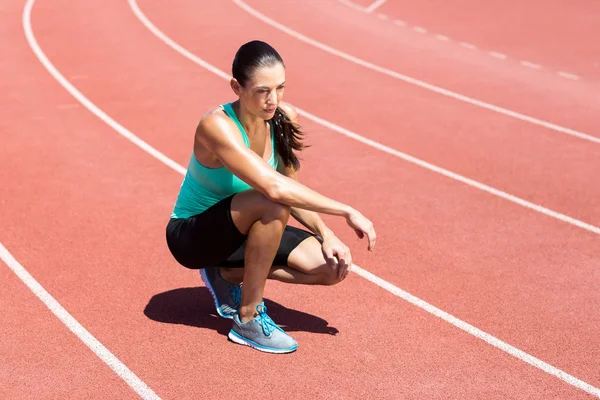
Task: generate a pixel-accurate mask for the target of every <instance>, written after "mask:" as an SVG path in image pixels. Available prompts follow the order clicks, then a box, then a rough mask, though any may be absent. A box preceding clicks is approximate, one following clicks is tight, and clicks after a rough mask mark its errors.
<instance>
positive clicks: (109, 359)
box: [0, 0, 160, 399]
mask: <svg viewBox="0 0 600 400" xmlns="http://www.w3.org/2000/svg"><path fill="white" fill-rule="evenodd" d="M33 2H34V0H30V3H33ZM28 4H29V3H28ZM0 259H2V261H4V263H6V265H7V266H8V268H10V269H11V270H12V271H13V272H14V273H15V275H17V276H18V277H19V279H21V281H23V283H24V284H25V285H26V286H27V287H28V288H29V290H31V291H32V292H33V294H35V295H36V296H37V298H38V299H40V300H41V301H42V303H44V304H45V305H46V307H48V309H49V310H50V311H52V313H53V314H54V315H55V316H56V317H57V318H58V319H59V320H60V321H61V322H62V323H63V324H65V326H66V327H67V328H69V330H70V331H71V332H73V333H74V334H75V336H77V337H78V338H79V340H81V341H82V342H83V343H84V344H85V345H86V346H87V347H88V348H89V349H90V350H91V351H93V352H94V354H96V355H97V356H98V357H100V359H101V360H102V361H104V362H105V363H106V364H107V365H108V366H109V367H110V369H112V370H113V371H114V372H115V373H116V374H117V375H119V376H120V377H121V379H123V380H124V381H125V382H126V383H127V384H128V385H129V387H131V388H132V389H133V390H134V391H135V392H136V393H137V394H138V395H139V396H140V397H141V398H142V399H160V397H158V396H157V395H156V393H154V392H153V391H152V389H150V388H149V387H148V385H146V384H145V383H144V382H143V381H142V380H141V379H140V378H138V377H137V376H136V375H135V374H134V373H133V372H132V371H131V370H130V369H129V368H127V366H126V365H125V364H123V363H122V362H121V361H120V360H119V359H118V358H117V357H115V355H114V354H113V353H111V352H110V350H108V349H107V348H106V347H104V345H103V344H102V343H100V342H99V341H98V339H96V338H95V337H94V336H93V335H92V334H91V333H90V332H88V331H87V329H85V328H84V327H83V325H81V324H80V323H79V322H78V321H77V320H76V319H75V318H73V316H72V315H71V314H69V312H68V311H67V310H65V308H64V307H63V306H61V305H60V303H59V302H58V301H56V299H55V298H54V297H52V295H51V294H50V293H48V292H47V291H46V289H44V288H43V287H42V285H40V284H39V282H38V281H36V280H35V278H34V277H33V276H31V274H30V273H29V272H27V270H26V269H25V268H24V267H23V266H22V265H21V264H20V263H19V262H18V261H17V260H16V259H15V258H14V257H13V256H12V254H10V253H9V251H8V250H7V249H6V247H4V245H3V244H2V243H0Z"/></svg>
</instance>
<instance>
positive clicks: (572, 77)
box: [556, 71, 581, 81]
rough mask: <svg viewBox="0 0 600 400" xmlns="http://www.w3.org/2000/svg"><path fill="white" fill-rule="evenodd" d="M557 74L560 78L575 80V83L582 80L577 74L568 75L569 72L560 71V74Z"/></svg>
mask: <svg viewBox="0 0 600 400" xmlns="http://www.w3.org/2000/svg"><path fill="white" fill-rule="evenodd" d="M556 74H557V75H558V76H561V77H563V78H567V79H571V80H574V81H578V80H579V79H581V78H580V77H579V76H577V75H575V74H570V73H568V72H562V71H559V72H557V73H556Z"/></svg>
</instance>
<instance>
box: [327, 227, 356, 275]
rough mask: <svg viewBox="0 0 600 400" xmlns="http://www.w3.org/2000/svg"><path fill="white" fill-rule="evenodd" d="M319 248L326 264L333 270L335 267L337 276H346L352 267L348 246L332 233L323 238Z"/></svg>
mask: <svg viewBox="0 0 600 400" xmlns="http://www.w3.org/2000/svg"><path fill="white" fill-rule="evenodd" d="M321 250H322V251H323V256H325V260H326V261H327V264H328V265H329V266H330V267H331V268H333V269H334V270H335V269H337V273H338V278H339V279H340V280H342V279H344V278H346V276H347V275H348V272H350V269H351V267H352V255H351V254H350V249H349V248H348V246H346V245H345V244H344V243H342V241H341V240H340V239H338V238H337V237H336V236H335V235H333V234H332V235H329V236H327V237H326V238H325V239H323V245H322V246H321Z"/></svg>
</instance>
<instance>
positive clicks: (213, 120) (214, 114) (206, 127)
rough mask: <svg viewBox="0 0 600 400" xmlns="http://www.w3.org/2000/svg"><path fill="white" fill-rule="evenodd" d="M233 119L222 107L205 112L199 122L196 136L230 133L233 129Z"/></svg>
mask: <svg viewBox="0 0 600 400" xmlns="http://www.w3.org/2000/svg"><path fill="white" fill-rule="evenodd" d="M231 124H232V121H231V118H229V117H228V116H227V115H226V114H225V112H224V111H223V107H222V106H218V107H214V108H212V109H210V110H208V111H207V112H205V113H204V114H203V115H202V116H201V117H200V121H198V125H197V127H196V135H206V134H209V135H210V133H216V132H219V131H223V130H226V131H229V130H230V128H231Z"/></svg>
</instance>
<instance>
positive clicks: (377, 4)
mask: <svg viewBox="0 0 600 400" xmlns="http://www.w3.org/2000/svg"><path fill="white" fill-rule="evenodd" d="M386 1H387V0H376V1H374V2H373V4H371V5H370V6H368V7H366V8H365V10H366V11H367V12H368V13H372V12H373V11H375V10H377V9H378V8H379V7H381V6H382V5H383V4H384V3H385V2H386Z"/></svg>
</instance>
